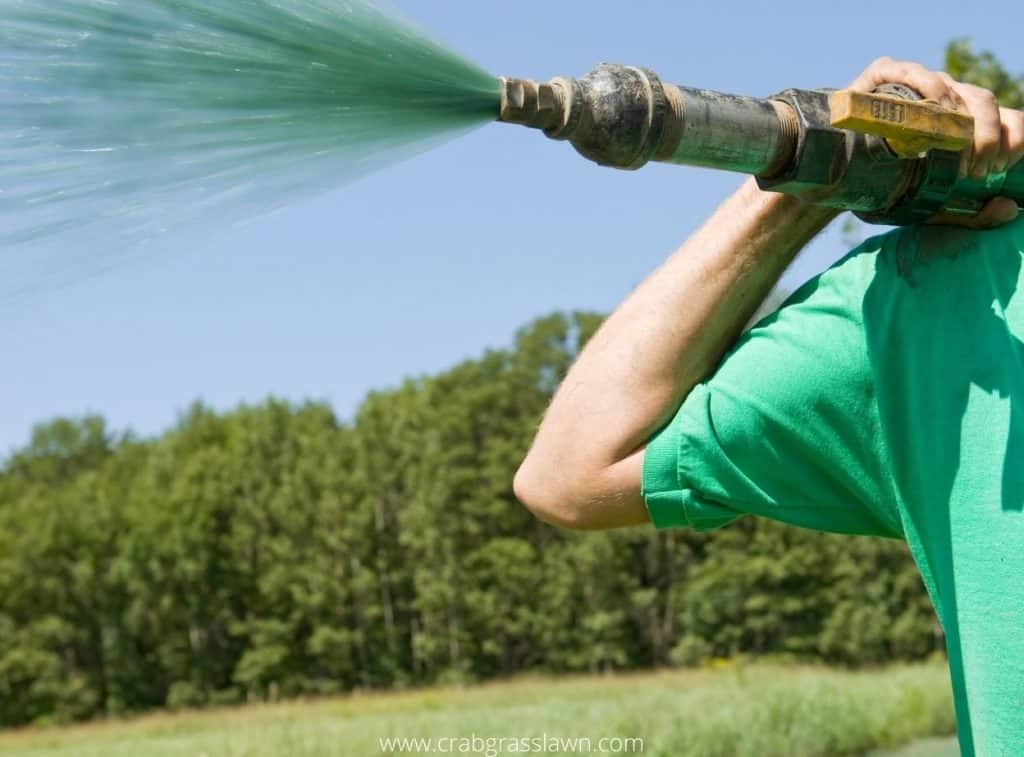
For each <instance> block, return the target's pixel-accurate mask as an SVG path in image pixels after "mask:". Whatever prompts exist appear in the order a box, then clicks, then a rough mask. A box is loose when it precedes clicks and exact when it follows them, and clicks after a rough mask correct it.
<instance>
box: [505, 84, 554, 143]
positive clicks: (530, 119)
mask: <svg viewBox="0 0 1024 757" xmlns="http://www.w3.org/2000/svg"><path fill="white" fill-rule="evenodd" d="M500 81H501V114H500V116H499V120H501V121H505V122H507V123H513V124H522V125H523V126H530V127H532V128H534V129H544V130H545V131H550V130H552V129H555V128H557V127H559V126H561V125H562V124H563V123H564V122H565V111H566V104H565V97H564V95H563V93H562V88H561V87H560V86H558V85H557V84H554V83H548V84H540V83H538V82H535V81H533V80H532V79H512V78H509V77H504V76H503V77H501V80H500Z"/></svg>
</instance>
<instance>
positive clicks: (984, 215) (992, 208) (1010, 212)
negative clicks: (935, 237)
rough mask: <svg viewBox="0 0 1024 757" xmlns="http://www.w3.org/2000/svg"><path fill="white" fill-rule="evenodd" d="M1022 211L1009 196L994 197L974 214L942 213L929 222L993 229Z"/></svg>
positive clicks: (941, 224)
mask: <svg viewBox="0 0 1024 757" xmlns="http://www.w3.org/2000/svg"><path fill="white" fill-rule="evenodd" d="M1019 213H1020V208H1018V207H1017V203H1016V202H1014V201H1013V200H1011V199H1009V198H1008V197H994V198H992V199H991V200H989V201H988V204H986V205H985V207H984V208H982V210H981V212H979V213H978V214H977V215H973V216H961V215H956V214H954V213H940V214H938V215H937V216H935V217H934V218H932V219H931V220H930V221H928V223H930V224H937V225H940V226H963V227H965V228H968V229H993V228H995V227H996V226H1002V225H1003V224H1004V223H1009V222H1010V221H1012V220H1014V219H1015V218H1016V217H1017V216H1018V214H1019Z"/></svg>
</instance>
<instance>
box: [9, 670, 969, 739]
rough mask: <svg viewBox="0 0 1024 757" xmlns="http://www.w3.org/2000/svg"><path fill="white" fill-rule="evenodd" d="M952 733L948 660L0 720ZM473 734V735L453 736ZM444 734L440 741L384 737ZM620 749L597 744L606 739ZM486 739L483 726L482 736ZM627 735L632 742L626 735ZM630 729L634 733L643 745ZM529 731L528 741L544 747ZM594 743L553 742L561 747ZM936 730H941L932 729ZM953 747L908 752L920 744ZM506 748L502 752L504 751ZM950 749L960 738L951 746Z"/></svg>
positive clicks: (372, 734)
mask: <svg viewBox="0 0 1024 757" xmlns="http://www.w3.org/2000/svg"><path fill="white" fill-rule="evenodd" d="M953 732H954V718H953V710H952V698H951V694H950V687H949V681H948V673H947V669H946V667H945V665H943V664H940V663H933V664H928V665H914V666H910V665H908V666H894V667H890V668H885V669H880V670H872V671H863V672H841V671H836V670H830V669H827V668H817V667H789V666H786V667H781V666H775V665H768V664H754V665H749V666H748V665H738V664H723V665H720V666H717V667H712V668H708V669H702V670H686V671H664V672H654V673H642V674H628V675H625V674H624V675H606V676H605V675H602V676H579V677H560V678H533V677H528V678H519V679H515V680H511V681H505V682H499V683H490V684H484V685H480V686H465V687H448V688H433V689H424V690H415V691H406V692H393V693H372V694H363V695H353V696H349V697H345V698H338V699H325V700H318V701H306V702H287V703H280V704H270V705H250V706H245V707H237V708H228V709H216V710H206V711H186V712H180V713H175V714H154V715H149V716H144V717H139V718H136V719H129V720H123V721H116V720H112V721H103V722H94V723H89V724H84V725H75V726H68V727H63V728H42V729H25V730H17V731H9V732H6V733H0V754H4V755H11V756H12V757H13V756H15V755H17V756H23V757H29V756H32V757H43V756H44V755H45V756H47V757H71V756H72V755H74V756H75V757H100V756H101V755H102V756H103V757H157V756H159V757H172V756H173V757H179V756H180V757H185V756H186V755H187V756H188V757H200V756H202V755H205V756H206V757H286V756H289V755H343V756H344V757H361V756H363V755H366V756H367V757H369V756H371V755H381V754H403V753H404V754H415V753H419V754H441V753H449V754H483V755H488V754H489V755H494V757H497V755H499V754H522V753H524V752H525V751H526V750H525V749H524V748H523V746H522V743H520V745H519V747H518V749H517V748H516V747H515V746H514V745H511V742H510V741H505V742H504V745H502V744H501V743H500V742H499V741H498V739H501V738H505V739H513V738H515V739H525V738H534V739H537V738H547V739H550V738H556V739H587V738H589V739H590V741H591V749H590V751H589V753H591V754H612V753H618V754H641V753H642V754H644V755H648V756H655V755H656V756H657V757H688V756H690V755H693V756H696V755H700V757H719V756H721V757H748V756H749V757H754V756H755V755H756V756H757V757H773V756H774V755H778V756H779V757H782V756H783V755H784V756H785V757H791V755H806V756H807V757H813V756H814V755H844V754H850V755H853V754H864V753H866V752H868V751H871V750H875V749H896V748H899V747H901V746H902V745H905V744H908V743H910V742H914V741H916V740H918V739H923V738H926V737H938V736H948V735H950V734H952V733H953ZM474 735H475V736H476V737H477V739H478V740H477V742H476V744H475V746H476V747H477V748H476V749H473V750H472V751H469V750H468V749H467V750H463V749H462V747H463V745H464V744H469V748H471V749H472V747H473V746H474V745H473V744H472V743H471V742H468V741H466V742H464V741H460V739H471V738H472V737H473V736H474ZM392 737H398V738H403V737H404V738H408V739H414V738H432V739H435V740H437V739H441V738H445V737H447V738H449V739H450V740H449V741H447V742H444V743H443V745H440V746H441V747H442V748H446V749H447V752H442V751H440V750H439V749H438V748H437V747H438V746H439V742H436V741H435V743H434V751H426V750H423V749H420V751H418V752H417V751H415V750H414V749H412V748H407V749H406V750H405V751H404V752H403V751H402V749H401V748H400V746H398V745H397V744H396V743H394V742H393V743H392V744H391V747H390V748H387V747H386V746H384V747H382V744H381V739H386V738H392ZM604 737H608V738H612V739H619V740H618V741H615V742H612V747H613V748H615V749H617V750H618V751H614V752H613V751H599V749H598V742H599V740H600V739H601V738H604ZM482 739H491V742H490V747H489V748H488V745H487V743H486V742H483V741H481V740H482ZM629 739H633V740H634V741H627V740H629ZM636 739H642V744H641V743H640V742H639V741H635V740H636ZM538 743H539V742H536V741H534V742H533V744H534V746H533V747H532V748H533V751H534V753H537V752H540V751H541V750H540V749H539V748H538V747H537V746H536V745H537V744H538ZM552 743H554V742H550V741H549V742H548V744H549V747H548V752H547V753H563V754H571V753H577V754H579V753H588V752H587V750H586V749H585V747H584V746H581V745H579V742H576V743H577V746H576V747H575V748H573V747H572V746H571V745H570V742H566V741H562V742H560V744H561V746H560V752H559V751H558V750H555V749H553V748H551V747H550V744H552ZM937 743H938V742H937ZM943 746H944V748H945V749H946V750H947V751H941V752H939V751H932V750H930V749H929V748H924V751H915V752H914V754H915V755H920V756H921V757H925V756H926V755H931V754H939V753H941V754H943V755H946V754H949V752H948V749H949V743H948V741H947V742H944V743H943V744H940V747H943ZM502 750H503V751H502ZM953 753H954V754H955V751H954V752H953Z"/></svg>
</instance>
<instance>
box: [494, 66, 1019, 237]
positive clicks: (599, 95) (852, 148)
mask: <svg viewBox="0 0 1024 757" xmlns="http://www.w3.org/2000/svg"><path fill="white" fill-rule="evenodd" d="M501 82H502V99H501V110H500V114H499V119H500V120H501V121H505V122H508V123H515V124H521V125H524V126H529V127H532V128H537V129H541V130H543V131H544V132H545V133H546V134H547V135H548V136H549V137H551V138H553V139H560V140H567V141H569V142H570V143H571V144H572V145H573V146H574V147H575V148H576V150H577V151H578V152H580V153H581V154H582V155H583V156H584V157H586V158H588V159H590V160H593V161H594V162H596V163H599V164H601V165H606V166H613V167H615V168H622V169H637V168H640V167H641V166H643V165H645V164H647V163H648V162H649V161H652V160H653V161H658V162H665V163H676V164H681V165H692V166H704V167H707V168H716V169H722V170H727V171H736V172H739V173H745V174H751V175H753V176H756V177H757V178H758V181H759V183H760V184H761V186H762V187H764V188H765V189H770V190H773V191H779V192H785V193H788V194H794V195H797V196H802V197H804V198H806V199H809V200H810V201H812V202H815V203H817V204H821V205H827V206H830V207H837V208H842V209H845V210H852V211H854V212H856V213H857V214H858V215H860V216H861V217H862V218H864V219H865V220H867V221H870V222H873V223H890V224H906V223H914V222H918V221H921V220H924V219H926V218H928V217H930V216H931V215H932V214H934V213H935V212H937V211H938V210H946V211H949V212H954V213H975V212H977V211H978V210H979V209H980V207H981V206H982V205H983V204H984V202H985V201H986V200H988V199H989V198H991V197H994V196H997V195H1002V196H1006V197H1011V198H1013V199H1014V200H1016V201H1017V203H1018V204H1019V205H1021V206H1022V207H1024V162H1021V163H1018V164H1017V165H1016V166H1014V167H1012V168H1011V169H1010V170H1009V171H1008V172H1007V173H1005V174H1001V175H993V176H989V177H988V178H987V179H985V180H983V181H979V180H972V179H962V178H959V176H958V174H957V171H958V167H959V156H958V155H957V154H956V153H953V152H947V151H943V150H933V151H931V152H929V153H928V154H927V155H926V156H921V157H913V158H900V157H897V156H896V155H895V154H894V153H893V151H892V150H891V149H889V147H888V146H887V143H886V141H885V140H884V139H883V138H881V137H876V136H871V135H867V134H861V133H858V132H853V131H847V130H844V129H839V128H835V127H833V126H832V125H831V117H830V116H831V112H830V106H829V94H830V90H796V89H791V90H786V91H785V92H782V93H779V94H777V95H775V96H773V97H770V98H756V97H742V96H737V95H730V94H723V93H720V92H713V91H709V90H703V89H693V88H690V87H680V86H677V85H674V84H665V83H663V82H662V81H661V80H660V79H659V78H658V76H657V75H656V74H654V73H653V72H652V71H649V70H647V69H643V68H637V67H633V66H620V65H614V64H607V63H605V64H601V65H599V66H597V67H596V68H595V69H594V70H592V71H591V72H590V73H588V74H586V75H585V76H583V77H580V78H578V79H573V78H568V77H559V78H556V79H552V80H551V81H549V82H546V83H538V82H535V81H531V80H528V79H511V78H505V79H502V80H501Z"/></svg>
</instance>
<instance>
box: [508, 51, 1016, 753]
mask: <svg viewBox="0 0 1024 757" xmlns="http://www.w3.org/2000/svg"><path fill="white" fill-rule="evenodd" d="M884 82H896V83H902V84H907V85H909V86H911V87H913V88H914V89H916V90H917V91H918V92H920V93H921V94H922V95H924V96H925V97H926V98H929V99H932V100H936V101H938V102H939V103H942V104H944V105H946V106H948V107H954V108H957V109H961V110H966V111H968V112H970V113H971V114H972V115H973V116H974V118H975V129H976V139H975V145H974V148H973V151H972V154H971V155H969V156H967V159H965V161H964V166H963V170H964V171H965V172H966V171H970V172H971V173H972V174H973V175H976V176H984V175H986V174H989V173H995V172H999V171H1002V170H1005V169H1006V167H1008V166H1011V165H1014V164H1015V163H1016V162H1018V161H1019V160H1021V158H1022V157H1024V113H1020V112H1017V111H1011V110H1007V109H1000V108H999V106H998V103H997V102H996V100H995V98H994V97H993V95H992V94H991V93H989V92H987V91H985V90H983V89H980V88H978V87H974V86H970V85H966V84H962V83H958V82H956V81H954V80H953V79H951V78H950V77H949V76H947V75H946V74H943V73H937V72H931V71H928V70H927V69H925V68H923V67H922V66H919V65H917V64H913V63H901V62H896V61H893V60H891V59H888V58H885V59H880V60H878V61H876V62H875V63H873V64H872V65H871V66H870V67H869V68H868V69H867V70H866V71H865V72H864V73H863V74H862V75H861V76H860V77H859V78H858V79H857V80H856V81H855V82H854V83H853V85H851V86H853V87H854V88H856V89H860V90H863V91H871V90H872V89H874V88H875V87H876V86H878V85H879V84H881V83H884ZM1017 212H1018V211H1017V207H1016V205H1015V204H1014V203H1013V202H1012V201H1009V200H1006V199H1005V198H1004V199H996V200H993V201H992V202H990V203H989V204H988V206H987V207H986V208H985V209H984V210H983V211H982V212H981V213H980V214H979V215H978V216H976V217H974V218H972V219H970V220H968V221H963V220H958V219H956V218H949V217H943V218H938V219H936V222H937V225H926V226H921V227H914V228H907V229H900V230H896V231H894V232H892V233H890V234H887V235H885V236H882V237H878V238H875V239H872V240H869V241H868V242H866V243H865V244H864V245H862V246H861V247H860V248H858V249H857V250H855V251H853V252H852V253H850V254H849V255H848V256H847V257H845V258H844V259H843V260H841V261H840V262H839V263H837V264H836V265H835V266H833V267H832V268H830V269H829V270H828V271H826V272H824V273H823V274H821V275H820V276H819V277H817V278H815V279H813V280H812V281H811V282H809V283H808V284H807V285H805V286H804V287H803V288H801V289H800V290H799V291H798V292H797V293H796V294H795V295H794V296H793V297H792V298H791V300H790V301H789V302H788V303H787V304H786V305H785V306H784V307H783V308H782V309H781V310H780V311H779V312H778V313H777V314H775V315H773V316H771V317H769V318H768V319H766V320H765V321H763V322H762V323H761V324H759V325H758V326H757V327H756V328H754V329H753V330H751V331H749V332H747V333H746V334H744V335H743V336H742V338H740V339H739V341H738V343H736V344H734V341H735V340H736V339H737V335H738V334H739V333H740V331H741V328H742V326H743V324H744V323H745V322H746V321H747V319H748V318H749V317H750V316H751V314H752V313H753V312H754V310H755V309H756V307H757V306H758V304H759V303H760V302H761V301H762V299H763V298H764V297H765V295H766V294H767V293H768V291H769V290H770V289H771V287H772V285H773V284H774V283H775V281H776V280H777V279H778V277H779V276H780V275H781V273H782V272H783V271H784V270H785V268H786V266H787V265H788V264H789V263H790V261H791V260H792V259H793V257H794V256H795V255H796V253H797V252H798V251H799V250H800V249H801V248H802V247H803V246H804V245H805V244H807V242H808V241H810V240H811V238H813V237H814V236H815V235H816V234H817V233H818V232H819V231H821V230H822V229H823V228H824V227H825V226H826V225H827V224H828V223H829V222H830V221H831V220H832V219H833V217H834V216H835V212H834V211H831V210H828V209H822V208H816V207H812V206H809V205H806V204H803V203H802V202H801V201H800V200H797V199H794V198H791V197H786V196H782V195H776V194H770V193H765V192H761V191H760V190H758V188H757V186H756V184H754V183H753V182H752V181H748V182H747V183H745V184H744V185H743V186H742V188H741V189H740V190H739V191H738V192H737V193H736V194H735V195H734V196H733V197H732V198H730V199H729V200H727V201H726V202H725V203H724V204H723V205H722V206H721V207H720V208H719V209H718V210H717V211H716V212H715V214H714V215H713V216H712V217H711V219H710V220H708V221H707V223H706V224H705V225H704V226H703V228H701V229H700V230H699V231H698V232H697V233H696V234H694V235H693V236H692V237H691V238H690V239H689V240H688V241H687V242H686V243H685V244H684V245H683V246H682V247H681V248H680V249H679V250H678V251H677V252H676V253H675V254H674V255H672V256H671V257H670V258H669V259H668V260H667V261H666V262H665V263H664V265H663V266H662V267H661V268H660V269H659V270H657V271H656V272H655V273H653V274H652V275H651V276H650V278H648V279H647V280H646V281H645V282H644V283H643V284H642V285H641V286H640V287H639V288H638V289H637V290H636V291H635V292H633V293H632V294H631V295H630V296H629V297H628V298H627V299H626V301H625V302H623V303H622V304H621V305H620V306H619V308H618V309H617V310H616V311H615V312H614V313H613V314H612V315H611V316H610V317H609V318H608V320H607V321H606V322H605V323H604V325H603V326H602V327H601V329H600V330H599V331H598V332H597V334H596V335H595V336H594V337H593V339H591V341H590V342H589V344H588V345H587V347H586V349H585V350H584V351H583V352H582V354H581V355H580V356H579V359H578V360H577V362H576V364H575V365H574V366H573V367H572V370H570V372H569V374H568V376H567V377H566V379H565V381H564V382H563V383H562V386H561V387H560V388H559V390H558V392H557V394H556V395H555V398H554V400H553V401H552V403H551V407H550V409H549V410H548V412H547V414H546V416H545V418H544V420H543V423H542V424H541V426H540V429H539V431H538V433H537V437H536V440H535V441H534V444H533V446H532V448H531V450H530V452H529V454H528V456H527V458H526V460H525V461H524V462H523V464H522V466H521V468H520V470H519V472H518V473H517V475H516V479H515V491H516V494H517V496H518V497H519V499H520V500H521V501H522V502H523V503H524V504H525V505H526V506H527V507H529V508H530V509H531V510H533V511H534V512H535V513H536V514H537V515H538V516H539V517H541V518H543V519H544V520H547V521H549V522H551V523H554V524H558V525H561V526H565V527H569V528H579V529H604V528H615V527H619V526H629V525H634V524H640V523H646V522H648V521H651V522H653V523H654V525H655V526H656V527H658V528H670V527H684V526H688V527H692V528H695V529H697V530H706V529H711V528H715V527H718V526H722V525H724V524H726V523H728V522H730V521H732V520H734V519H735V518H737V517H739V516H741V515H743V514H756V515H763V516H766V517H770V518H775V519H777V520H781V521H785V522H788V523H792V524H796V525H800V526H804V527H808V528H815V529H820V530H825V531H835V532H840V533H848V534H868V535H877V536H888V537H894V538H904V539H906V540H907V541H908V543H909V545H910V549H911V551H912V553H913V556H914V559H915V560H916V562H917V565H918V567H919V569H920V571H921V574H922V576H923V579H924V582H925V585H926V586H927V588H928V592H929V595H930V597H931V599H932V601H933V603H934V605H935V607H936V610H937V612H938V615H939V618H940V620H941V622H942V625H943V628H944V631H945V635H946V641H947V649H948V654H949V663H950V669H951V673H952V679H953V688H954V697H955V702H956V712H957V721H958V730H959V737H960V743H961V750H962V753H963V754H964V755H973V754H981V755H1004V754H1005V755H1024V622H1022V621H1024V404H1022V403H1024V345H1022V344H1021V342H1020V341H1019V340H1020V339H1021V338H1022V336H1024V293H1021V294H1018V293H1017V285H1018V281H1019V278H1020V270H1021V257H1022V254H1024V222H1018V221H1015V219H1016V217H1017ZM943 224H960V226H959V227H956V226H951V225H943ZM727 350H729V352H728V354H727V355H725V357H724V358H723V354H725V353H726V351H727ZM709 376H710V377H709Z"/></svg>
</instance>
